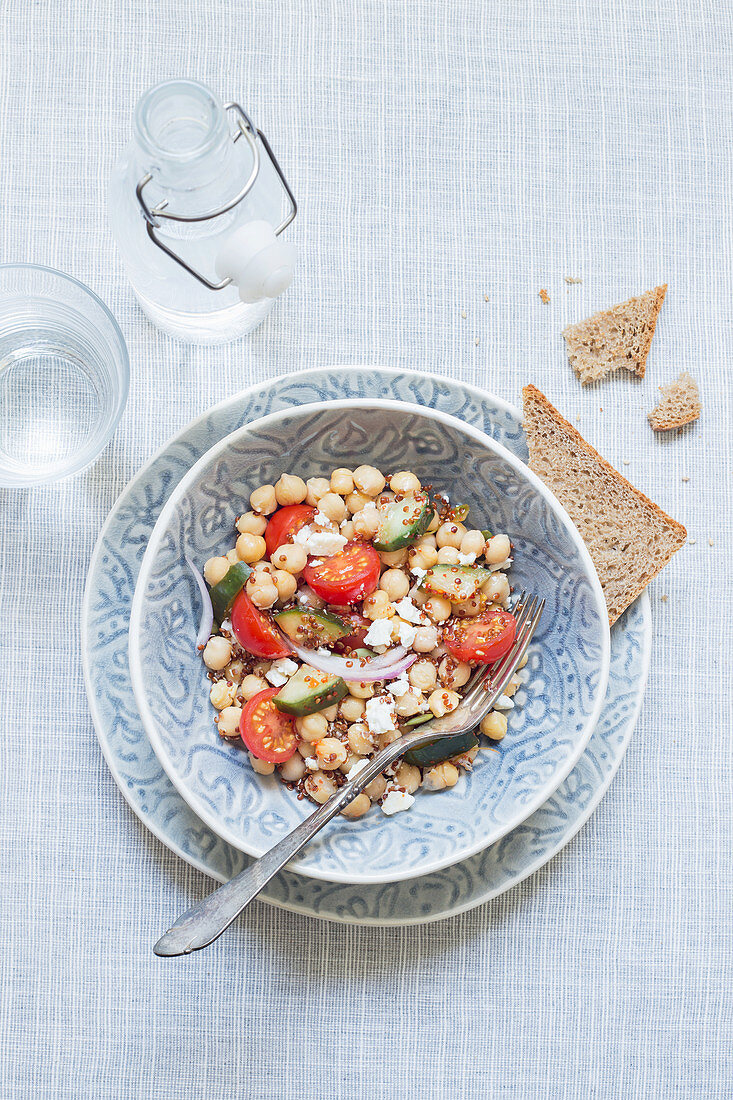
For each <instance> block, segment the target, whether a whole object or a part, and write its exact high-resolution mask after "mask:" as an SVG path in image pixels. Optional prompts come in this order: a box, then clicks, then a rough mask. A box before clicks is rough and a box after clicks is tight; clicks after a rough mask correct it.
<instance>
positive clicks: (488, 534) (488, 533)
mask: <svg viewBox="0 0 733 1100" xmlns="http://www.w3.org/2000/svg"><path fill="white" fill-rule="evenodd" d="M481 534H482V535H483V536H484V542H488V541H489V539H493V537H494V536H493V535H492V533H491V531H489V529H488V527H484V528H483V530H482V531H481Z"/></svg>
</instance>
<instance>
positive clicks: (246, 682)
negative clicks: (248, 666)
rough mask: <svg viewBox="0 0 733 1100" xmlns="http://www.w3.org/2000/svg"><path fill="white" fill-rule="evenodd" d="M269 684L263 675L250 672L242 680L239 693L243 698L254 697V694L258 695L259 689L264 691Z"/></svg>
mask: <svg viewBox="0 0 733 1100" xmlns="http://www.w3.org/2000/svg"><path fill="white" fill-rule="evenodd" d="M269 686H270V685H269V684H268V682H267V680H265V679H264V677H262V676H254V675H252V674H250V675H249V676H245V678H244V679H243V680H242V683H241V685H240V687H239V694H240V695H241V696H242V698H243V699H244V700H249V699H254V697H255V695H259V694H260V692H261V691H265V689H266V688H268V687H269Z"/></svg>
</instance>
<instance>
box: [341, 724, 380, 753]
mask: <svg viewBox="0 0 733 1100" xmlns="http://www.w3.org/2000/svg"><path fill="white" fill-rule="evenodd" d="M347 737H348V739H349V748H350V749H351V751H352V752H354V753H356V755H357V756H368V755H369V754H370V753H372V752H374V736H373V734H372V733H370V732H369V730H368V729H367V727H366V726H365V725H363V724H362V723H361V722H354V724H353V725H351V726H349V729H348V733H347Z"/></svg>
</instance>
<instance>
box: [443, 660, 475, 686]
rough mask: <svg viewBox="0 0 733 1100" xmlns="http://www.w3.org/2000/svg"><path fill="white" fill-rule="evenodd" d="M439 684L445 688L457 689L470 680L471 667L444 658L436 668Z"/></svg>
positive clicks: (464, 663)
mask: <svg viewBox="0 0 733 1100" xmlns="http://www.w3.org/2000/svg"><path fill="white" fill-rule="evenodd" d="M438 673H439V675H440V682H441V684H443V685H444V686H445V687H447V688H459V687H463V685H464V684H467V683H468V681H469V679H470V678H471V666H470V665H469V664H467V663H466V662H465V661H456V659H455V657H444V658H443V660H442V661H441V662H440V665H439V666H438Z"/></svg>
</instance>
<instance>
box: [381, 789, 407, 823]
mask: <svg viewBox="0 0 733 1100" xmlns="http://www.w3.org/2000/svg"><path fill="white" fill-rule="evenodd" d="M414 801H415V799H414V797H413V795H411V794H408V793H407V791H402V790H400V789H399V788H397V787H393V788H392V789H391V790H390V789H389V788H387V791H386V793H385V795H384V798H383V799H382V802H381V807H382V813H383V814H386V815H387V817H391V816H392V814H398V813H400V811H401V810H409V808H410V806H411V805H412V804H413V802H414Z"/></svg>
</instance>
